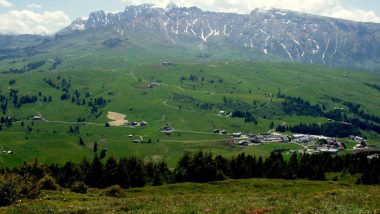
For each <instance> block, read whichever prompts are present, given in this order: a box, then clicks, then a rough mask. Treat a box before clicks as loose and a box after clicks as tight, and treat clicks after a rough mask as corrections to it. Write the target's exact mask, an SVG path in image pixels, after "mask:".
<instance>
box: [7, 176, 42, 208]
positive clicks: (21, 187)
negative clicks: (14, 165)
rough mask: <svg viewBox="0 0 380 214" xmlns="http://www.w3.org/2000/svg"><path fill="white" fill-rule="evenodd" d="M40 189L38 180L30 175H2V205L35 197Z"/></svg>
mask: <svg viewBox="0 0 380 214" xmlns="http://www.w3.org/2000/svg"><path fill="white" fill-rule="evenodd" d="M39 193H40V191H39V188H38V185H37V182H36V181H35V180H34V179H32V178H30V177H21V176H20V175H16V174H8V175H2V176H0V206H7V205H11V204H13V203H14V202H16V201H18V200H20V199H22V198H29V199H33V198H36V197H37V196H38V195H39Z"/></svg>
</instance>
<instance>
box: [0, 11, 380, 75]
mask: <svg viewBox="0 0 380 214" xmlns="http://www.w3.org/2000/svg"><path fill="white" fill-rule="evenodd" d="M75 37H82V38H83V41H84V42H83V43H81V44H80V47H81V49H82V50H85V49H89V48H91V47H101V48H100V49H101V50H102V51H105V52H107V51H112V49H118V51H122V50H123V47H124V48H127V47H131V46H134V47H135V48H137V49H139V48H140V49H143V50H145V51H146V52H149V53H152V54H158V55H159V54H160V53H165V52H168V51H169V52H170V51H173V49H176V51H177V52H178V53H176V55H183V57H184V58H186V57H189V58H191V57H194V58H195V59H202V60H204V59H206V60H207V59H220V58H233V59H246V60H263V59H268V60H283V61H290V62H299V63H312V64H324V65H330V66H338V67H349V68H361V69H369V70H380V24H376V23H360V22H353V21H348V20H343V19H336V18H330V17H323V16H316V15H311V14H305V13H300V12H293V11H288V10H280V9H267V10H264V9H255V10H253V11H252V12H251V13H250V14H235V13H220V12H209V11H203V10H201V9H199V8H197V7H190V8H186V7H178V6H176V5H174V4H170V5H168V6H167V7H166V8H156V7H154V6H152V5H149V4H144V5H138V6H127V7H126V8H125V10H124V11H122V12H119V13H105V12H104V11H97V12H93V13H91V14H90V15H89V17H88V18H87V19H77V20H75V21H74V22H72V24H71V25H69V26H68V27H66V28H64V29H62V30H61V31H59V32H57V33H56V34H55V35H54V36H52V37H46V38H45V39H44V40H41V39H40V38H39V39H38V41H41V42H40V43H38V44H36V38H34V39H31V43H32V44H33V45H34V50H35V51H34V52H30V48H28V51H29V52H28V54H29V55H31V54H32V55H33V54H36V53H38V52H41V51H42V52H49V51H51V50H57V47H60V48H58V49H59V50H60V51H62V49H65V48H69V47H70V46H77V45H76V44H75V43H76V42H75V41H74V40H73V38H75ZM8 39H9V38H8ZM0 40H1V39H0ZM63 44H65V45H63ZM67 44H71V45H67ZM24 46H25V45H24ZM24 46H23V47H22V48H25V47H24ZM54 47H55V48H54ZM100 49H99V48H98V49H97V50H100ZM37 50H38V51H37Z"/></svg>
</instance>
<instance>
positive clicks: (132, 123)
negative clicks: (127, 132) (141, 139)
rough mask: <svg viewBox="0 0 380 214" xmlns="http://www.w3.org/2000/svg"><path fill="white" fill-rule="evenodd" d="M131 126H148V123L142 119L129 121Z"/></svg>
mask: <svg viewBox="0 0 380 214" xmlns="http://www.w3.org/2000/svg"><path fill="white" fill-rule="evenodd" d="M127 124H128V125H129V126H131V127H140V126H147V125H148V123H147V122H145V121H141V122H136V121H134V122H129V123H127Z"/></svg>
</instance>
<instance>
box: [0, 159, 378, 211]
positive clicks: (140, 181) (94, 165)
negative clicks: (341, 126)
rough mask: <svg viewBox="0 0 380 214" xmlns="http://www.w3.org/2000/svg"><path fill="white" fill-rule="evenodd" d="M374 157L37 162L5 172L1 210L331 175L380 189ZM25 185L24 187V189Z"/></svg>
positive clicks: (3, 171)
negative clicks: (50, 193)
mask: <svg viewBox="0 0 380 214" xmlns="http://www.w3.org/2000/svg"><path fill="white" fill-rule="evenodd" d="M367 155H368V154H364V153H360V154H352V155H345V156H331V155H329V154H327V153H322V154H318V155H308V154H305V155H296V154H294V155H292V156H291V157H290V159H289V160H285V159H284V157H283V156H282V154H281V153H278V152H272V153H271V155H270V156H269V157H268V158H266V159H264V158H262V157H255V156H251V155H246V154H244V153H242V154H240V155H238V156H236V157H232V158H225V157H223V156H215V157H214V156H213V155H212V154H211V153H209V152H203V151H199V152H198V153H195V154H191V153H185V154H184V155H183V156H182V157H181V158H180V159H179V161H178V163H177V166H176V167H175V168H174V169H169V167H168V166H167V164H166V163H165V162H159V163H152V162H143V161H142V160H139V159H136V158H134V157H130V158H121V159H119V160H116V159H115V158H113V157H109V158H108V159H107V160H101V159H100V158H99V157H98V156H95V157H94V158H93V160H91V161H88V160H83V161H82V162H80V163H73V162H67V163H66V164H64V165H63V166H58V165H55V164H52V165H44V164H40V163H38V161H37V160H35V161H34V162H33V163H24V164H22V165H21V166H19V167H17V168H13V169H2V170H1V176H0V178H1V179H2V182H0V183H1V186H0V198H1V201H0V205H2V206H4V205H9V204H11V203H13V202H14V201H16V200H18V199H19V198H33V197H37V196H38V193H39V191H40V189H48V190H57V189H59V188H61V187H63V188H71V190H72V191H74V192H80V193H85V192H86V191H87V190H86V189H87V187H91V188H107V187H110V186H115V185H117V186H120V187H122V188H134V187H142V186H145V185H152V186H158V185H162V184H171V183H181V182H197V183H205V182H210V181H220V180H225V179H247V178H269V179H290V180H293V179H308V180H322V181H323V180H326V177H325V174H326V173H327V172H347V173H351V174H357V173H359V174H361V177H360V178H359V179H358V180H357V183H360V184H379V183H380V159H379V158H374V159H372V160H368V159H367ZM21 184H22V185H21Z"/></svg>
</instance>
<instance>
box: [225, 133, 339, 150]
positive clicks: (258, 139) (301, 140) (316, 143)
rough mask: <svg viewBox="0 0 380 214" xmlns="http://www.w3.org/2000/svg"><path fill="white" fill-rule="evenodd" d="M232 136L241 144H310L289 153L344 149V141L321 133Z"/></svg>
mask: <svg viewBox="0 0 380 214" xmlns="http://www.w3.org/2000/svg"><path fill="white" fill-rule="evenodd" d="M232 138H233V140H234V143H235V144H237V145H241V146H250V145H258V144H265V143H289V142H293V143H297V144H303V145H306V144H309V143H312V145H308V146H305V149H304V150H299V151H294V150H290V151H289V152H290V153H302V154H304V153H308V154H317V153H321V152H326V153H331V154H336V153H338V152H339V151H342V150H345V149H346V145H345V144H344V143H341V142H338V141H337V140H336V138H331V137H326V136H321V135H304V134H293V135H290V136H288V135H283V134H277V133H274V134H267V135H261V134H257V135H243V134H242V133H240V132H238V133H233V134H232Z"/></svg>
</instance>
